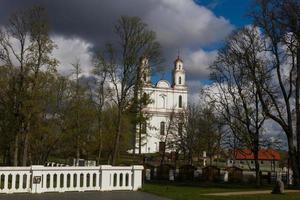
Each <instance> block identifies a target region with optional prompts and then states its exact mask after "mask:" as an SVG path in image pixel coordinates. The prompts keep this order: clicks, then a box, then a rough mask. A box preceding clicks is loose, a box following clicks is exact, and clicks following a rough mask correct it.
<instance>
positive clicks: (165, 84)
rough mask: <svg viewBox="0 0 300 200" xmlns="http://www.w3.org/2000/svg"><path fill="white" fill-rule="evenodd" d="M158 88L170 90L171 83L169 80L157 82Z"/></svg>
mask: <svg viewBox="0 0 300 200" xmlns="http://www.w3.org/2000/svg"><path fill="white" fill-rule="evenodd" d="M156 87H159V88H170V87H171V86H170V83H169V82H168V81H167V80H160V81H158V82H157V84H156Z"/></svg>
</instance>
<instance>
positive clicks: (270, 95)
mask: <svg viewBox="0 0 300 200" xmlns="http://www.w3.org/2000/svg"><path fill="white" fill-rule="evenodd" d="M253 10H254V11H253V13H252V17H253V19H254V23H255V25H256V26H258V27H259V28H260V31H261V32H262V40H263V43H264V51H265V52H268V55H267V57H266V59H264V62H263V63H261V62H258V60H257V56H254V57H252V59H251V60H250V61H251V63H249V67H251V72H252V78H253V80H254V81H255V84H256V87H257V92H258V95H259V99H260V101H261V105H262V107H263V109H264V112H265V113H266V115H267V116H268V117H269V118H271V119H272V120H274V121H275V122H276V123H278V124H279V125H280V126H281V128H282V129H283V131H284V133H285V135H286V137H287V141H288V148H289V158H290V160H291V165H292V170H293V175H294V184H296V185H300V159H299V158H300V106H299V102H300V101H299V100H300V99H299V98H300V92H299V91H300V45H299V44H300V23H299V16H300V4H299V1H297V0H286V1H280V0H258V1H257V3H256V4H255V7H254V9H253ZM253 54H254V53H253ZM253 54H252V55H253ZM294 125H295V127H296V128H295V129H294Z"/></svg>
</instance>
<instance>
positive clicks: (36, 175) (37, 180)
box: [28, 165, 44, 193]
mask: <svg viewBox="0 0 300 200" xmlns="http://www.w3.org/2000/svg"><path fill="white" fill-rule="evenodd" d="M43 168H44V166H43V165H33V166H31V175H32V181H31V184H32V189H31V193H42V192H43V190H42V175H43V171H42V170H43ZM28 179H29V177H28Z"/></svg>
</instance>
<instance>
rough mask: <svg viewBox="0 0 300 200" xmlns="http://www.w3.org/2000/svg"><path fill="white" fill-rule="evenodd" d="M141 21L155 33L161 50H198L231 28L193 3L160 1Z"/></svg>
mask: <svg viewBox="0 0 300 200" xmlns="http://www.w3.org/2000/svg"><path fill="white" fill-rule="evenodd" d="M155 2H157V1H155ZM144 20H145V21H146V22H147V23H148V24H149V25H150V27H151V28H153V29H154V30H155V31H156V32H157V37H158V39H159V41H160V42H161V43H162V45H163V46H166V47H175V48H187V47H188V48H191V47H198V48H199V46H203V45H208V44H211V43H214V42H219V41H220V40H222V39H224V37H225V36H227V35H228V34H229V33H230V32H231V31H232V30H233V28H234V27H233V25H231V24H230V22H229V21H228V20H226V19H225V18H223V17H217V16H216V15H214V13H213V12H212V11H210V10H209V9H207V8H206V7H204V6H200V5H198V4H196V3H195V2H194V1H193V0H160V1H159V2H157V6H156V7H154V9H152V10H151V11H150V12H149V13H147V14H146V16H144Z"/></svg>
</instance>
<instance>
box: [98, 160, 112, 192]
mask: <svg viewBox="0 0 300 200" xmlns="http://www.w3.org/2000/svg"><path fill="white" fill-rule="evenodd" d="M111 167H112V166H111V165H101V166H100V177H101V178H100V190H101V191H110V190H111V184H112V183H111V181H112V178H113V177H112V174H111Z"/></svg>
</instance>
